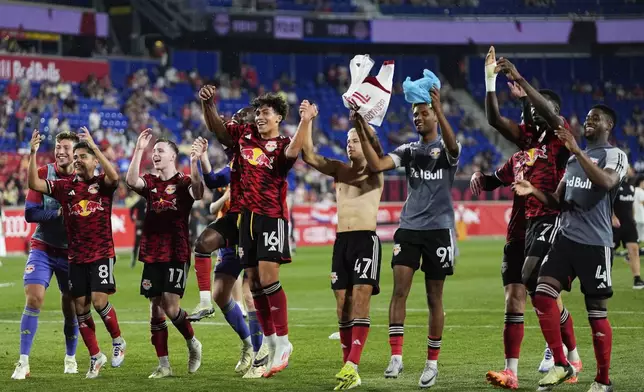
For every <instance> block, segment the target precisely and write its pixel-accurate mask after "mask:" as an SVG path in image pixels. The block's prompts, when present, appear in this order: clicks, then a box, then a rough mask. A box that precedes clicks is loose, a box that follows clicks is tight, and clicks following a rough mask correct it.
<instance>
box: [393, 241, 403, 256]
mask: <svg viewBox="0 0 644 392" xmlns="http://www.w3.org/2000/svg"><path fill="white" fill-rule="evenodd" d="M400 250H401V248H400V244H394V256H398V253H400Z"/></svg>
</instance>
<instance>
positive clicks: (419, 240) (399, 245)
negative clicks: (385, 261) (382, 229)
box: [391, 229, 455, 280]
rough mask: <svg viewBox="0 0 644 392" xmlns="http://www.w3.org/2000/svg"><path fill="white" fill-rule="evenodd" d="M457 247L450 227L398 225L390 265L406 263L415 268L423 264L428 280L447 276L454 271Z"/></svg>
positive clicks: (405, 264) (422, 268)
mask: <svg viewBox="0 0 644 392" xmlns="http://www.w3.org/2000/svg"><path fill="white" fill-rule="evenodd" d="M454 251H455V247H454V243H453V241H452V233H451V230H449V229H439V230H409V229H398V230H396V233H395V234H394V256H393V258H392V259H391V267H392V268H393V267H394V266H396V265H404V266H407V267H409V268H412V269H414V270H417V269H418V268H420V269H421V270H422V271H423V272H424V273H425V279H427V280H445V277H446V276H448V275H453V274H454ZM421 258H422V261H423V262H422V267H421V262H420V261H421Z"/></svg>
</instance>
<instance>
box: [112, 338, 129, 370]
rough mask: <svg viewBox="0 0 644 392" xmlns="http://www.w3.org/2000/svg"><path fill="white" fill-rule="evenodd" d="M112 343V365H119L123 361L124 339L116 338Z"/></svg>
mask: <svg viewBox="0 0 644 392" xmlns="http://www.w3.org/2000/svg"><path fill="white" fill-rule="evenodd" d="M115 340H117V341H115V342H113V343H112V367H120V366H121V365H122V364H123V361H125V346H126V344H125V340H123V338H116V339H115Z"/></svg>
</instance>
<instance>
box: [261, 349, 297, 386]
mask: <svg viewBox="0 0 644 392" xmlns="http://www.w3.org/2000/svg"><path fill="white" fill-rule="evenodd" d="M291 354H293V345H292V344H291V342H288V344H281V345H278V346H277V347H276V348H275V353H274V354H273V360H272V361H270V362H271V367H270V368H268V366H267V368H268V369H269V370H268V372H266V373H264V377H266V378H268V377H272V376H274V375H275V374H277V373H279V372H281V371H282V370H284V369H286V368H287V367H288V360H289V358H290V357H291Z"/></svg>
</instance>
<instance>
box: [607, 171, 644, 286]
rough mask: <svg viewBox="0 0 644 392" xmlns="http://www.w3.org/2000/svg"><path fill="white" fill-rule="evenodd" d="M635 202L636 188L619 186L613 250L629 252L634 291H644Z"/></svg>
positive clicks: (628, 185) (615, 207)
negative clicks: (622, 248)
mask: <svg viewBox="0 0 644 392" xmlns="http://www.w3.org/2000/svg"><path fill="white" fill-rule="evenodd" d="M631 170H632V169H631ZM634 201H635V187H634V186H633V185H631V184H629V183H628V182H627V181H624V183H623V184H621V185H620V186H619V189H618V191H617V197H616V198H615V206H614V214H613V217H612V222H613V242H614V244H613V250H617V248H619V246H620V244H623V245H624V248H625V249H626V250H627V251H628V262H629V264H630V266H631V272H632V273H633V289H635V290H642V289H644V281H642V278H640V247H639V242H638V234H637V225H636V223H635V215H634V209H633V202H634Z"/></svg>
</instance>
